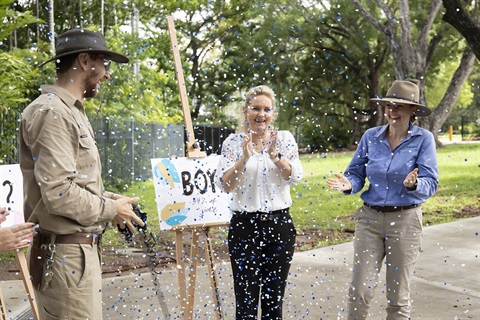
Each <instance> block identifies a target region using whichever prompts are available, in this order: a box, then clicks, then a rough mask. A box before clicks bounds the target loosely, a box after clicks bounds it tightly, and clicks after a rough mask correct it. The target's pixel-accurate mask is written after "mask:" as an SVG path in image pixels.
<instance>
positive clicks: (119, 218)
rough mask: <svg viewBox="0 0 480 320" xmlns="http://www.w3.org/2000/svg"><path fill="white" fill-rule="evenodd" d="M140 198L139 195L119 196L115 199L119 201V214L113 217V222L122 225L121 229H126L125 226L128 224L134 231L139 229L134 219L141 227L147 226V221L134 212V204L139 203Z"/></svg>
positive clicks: (115, 224)
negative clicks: (132, 196) (133, 196)
mask: <svg viewBox="0 0 480 320" xmlns="http://www.w3.org/2000/svg"><path fill="white" fill-rule="evenodd" d="M139 200H140V198H139V197H135V198H128V197H118V198H117V199H116V200H115V201H116V202H117V215H116V216H115V218H113V220H112V224H113V225H114V226H117V225H118V226H120V228H121V229H125V226H127V227H128V229H130V231H131V232H132V233H134V232H135V231H136V230H137V229H136V228H135V226H134V225H133V224H132V221H134V222H135V223H136V224H138V225H139V226H141V227H143V226H145V223H144V222H143V221H142V219H140V218H139V217H138V216H137V215H136V214H135V212H133V208H132V204H134V203H137V202H138V201H139Z"/></svg>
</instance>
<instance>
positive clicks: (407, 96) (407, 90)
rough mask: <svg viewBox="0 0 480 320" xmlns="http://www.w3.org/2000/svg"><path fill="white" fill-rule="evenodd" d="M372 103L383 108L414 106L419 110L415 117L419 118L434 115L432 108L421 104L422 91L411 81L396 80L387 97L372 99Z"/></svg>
mask: <svg viewBox="0 0 480 320" xmlns="http://www.w3.org/2000/svg"><path fill="white" fill-rule="evenodd" d="M370 101H371V102H377V103H379V104H381V105H382V106H385V105H386V104H387V103H392V104H396V103H401V104H409V105H413V106H415V107H416V108H417V109H416V111H415V115H416V116H419V117H426V116H428V115H430V114H431V113H432V110H430V108H428V107H427V106H426V105H424V104H421V103H420V102H419V101H420V89H419V88H418V85H417V84H416V83H414V82H412V81H410V80H395V81H394V82H393V84H392V86H391V87H390V88H389V89H388V91H387V95H386V96H385V97H383V98H371V99H370Z"/></svg>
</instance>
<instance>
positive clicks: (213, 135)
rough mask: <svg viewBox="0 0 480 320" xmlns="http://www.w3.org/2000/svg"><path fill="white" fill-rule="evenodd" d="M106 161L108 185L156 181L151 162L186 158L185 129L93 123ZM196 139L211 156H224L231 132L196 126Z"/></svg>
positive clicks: (103, 121)
mask: <svg viewBox="0 0 480 320" xmlns="http://www.w3.org/2000/svg"><path fill="white" fill-rule="evenodd" d="M91 124H92V127H93V129H94V132H95V140H96V141H97V147H98V150H99V152H100V158H101V159H102V175H103V179H104V181H107V182H109V183H113V184H118V183H122V182H131V181H143V180H147V179H150V178H151V177H152V170H151V162H150V160H151V159H155V158H169V157H171V156H177V157H184V156H185V142H186V140H185V136H186V135H185V127H184V126H183V125H162V124H160V123H140V122H135V121H124V120H118V119H109V118H101V119H94V120H91ZM194 132H195V138H196V139H197V141H198V142H199V144H200V147H201V149H202V150H204V151H205V152H206V153H207V155H209V154H211V153H220V150H221V144H222V142H223V140H225V138H226V137H227V136H228V134H230V133H232V132H234V131H233V130H231V129H226V128H219V127H211V126H195V127H194Z"/></svg>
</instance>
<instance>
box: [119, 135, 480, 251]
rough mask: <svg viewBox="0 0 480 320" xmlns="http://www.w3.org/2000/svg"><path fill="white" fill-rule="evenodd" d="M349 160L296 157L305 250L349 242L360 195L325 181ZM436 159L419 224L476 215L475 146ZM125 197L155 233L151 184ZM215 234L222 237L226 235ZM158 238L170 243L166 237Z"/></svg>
mask: <svg viewBox="0 0 480 320" xmlns="http://www.w3.org/2000/svg"><path fill="white" fill-rule="evenodd" d="M352 155H353V152H336V153H320V154H306V155H302V156H301V160H302V163H303V166H304V178H303V180H302V182H301V183H299V184H298V185H297V186H295V187H292V189H291V192H292V197H293V199H294V204H293V206H292V208H291V212H292V215H293V218H294V221H295V224H296V227H297V232H298V234H299V235H304V236H305V239H306V242H309V244H308V247H318V246H324V245H329V244H334V243H339V242H344V241H348V240H349V239H350V237H351V231H352V230H353V229H354V224H355V223H354V220H353V218H352V217H353V214H354V212H355V211H356V209H357V208H358V207H360V206H361V205H362V201H361V199H360V193H358V194H356V195H351V196H345V195H343V193H341V192H338V191H333V190H330V189H329V188H328V186H327V183H326V180H327V179H328V178H329V177H331V176H332V175H333V173H335V172H343V170H345V168H346V167H347V165H348V163H349V162H350V160H351V158H352ZM437 158H438V164H439V171H440V179H439V180H440V181H439V189H438V191H437V193H436V194H435V195H434V196H432V197H431V198H430V199H429V200H428V201H427V202H426V203H425V204H424V205H423V213H424V219H423V222H424V225H430V224H438V223H443V222H448V221H453V220H457V219H460V218H463V217H471V216H474V215H480V202H479V194H480V143H475V144H473V143H472V144H450V145H446V146H445V147H443V148H441V149H439V150H437ZM125 194H126V195H129V196H139V197H140V198H141V200H140V202H141V203H142V204H143V205H144V206H145V211H146V212H148V214H149V223H150V225H151V227H152V229H153V230H158V214H157V207H156V204H155V194H154V191H153V182H152V181H145V182H142V183H138V184H135V185H133V186H132V187H130V188H129V189H128V190H127V192H125ZM218 232H219V233H220V234H222V233H223V234H224V233H225V230H219V231H218ZM164 233H169V234H172V233H171V232H164ZM162 237H166V238H170V236H168V235H166V234H164V235H162ZM219 238H221V239H224V236H222V235H220V236H219ZM308 240H310V241H308ZM222 241H223V240H222ZM312 241H313V243H312ZM305 249H307V244H306V248H305Z"/></svg>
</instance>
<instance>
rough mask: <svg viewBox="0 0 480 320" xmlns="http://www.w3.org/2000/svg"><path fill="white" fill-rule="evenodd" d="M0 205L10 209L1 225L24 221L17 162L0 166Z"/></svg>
mask: <svg viewBox="0 0 480 320" xmlns="http://www.w3.org/2000/svg"><path fill="white" fill-rule="evenodd" d="M0 207H1V208H6V209H7V210H8V211H10V215H9V216H8V217H7V220H6V221H4V222H3V223H2V227H10V226H13V225H15V224H19V223H22V222H24V221H25V218H24V216H23V177H22V171H21V170H20V165H19V164H7V165H2V166H0Z"/></svg>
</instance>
